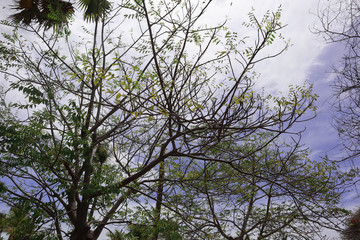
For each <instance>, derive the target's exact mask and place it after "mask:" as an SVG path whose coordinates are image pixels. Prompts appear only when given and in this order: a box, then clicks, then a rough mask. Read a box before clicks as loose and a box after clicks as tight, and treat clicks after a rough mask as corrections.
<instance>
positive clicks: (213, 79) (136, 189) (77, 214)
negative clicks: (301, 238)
mask: <svg viewBox="0 0 360 240" xmlns="http://www.w3.org/2000/svg"><path fill="white" fill-rule="evenodd" d="M90 2H92V3H93V1H90ZM90 2H87V4H89V3H90ZM33 3H34V2H33ZM211 3H212V1H199V2H197V1H192V0H191V1H190V0H188V1H187V0H183V1H158V2H156V3H155V2H152V1H149V2H147V1H126V0H124V1H121V2H120V3H116V4H115V3H114V4H113V5H112V6H111V8H110V7H109V10H108V11H100V10H99V8H96V9H97V13H96V14H95V15H94V17H95V18H96V19H95V21H90V22H89V24H87V27H83V32H81V33H80V36H78V33H72V32H71V31H69V30H72V29H71V26H70V27H69V29H63V31H44V29H42V28H39V25H38V23H36V22H33V21H30V22H29V24H27V25H28V27H27V31H23V27H19V26H16V25H15V26H14V25H13V23H9V22H6V21H4V22H3V23H4V24H5V25H6V26H10V27H13V34H3V39H2V40H1V42H0V53H1V54H0V61H1V64H0V71H1V72H2V73H3V74H4V76H5V79H7V84H8V89H6V90H7V91H6V92H7V93H8V94H11V93H17V94H21V95H22V96H24V100H23V101H18V102H15V103H14V102H12V103H9V102H7V101H5V102H4V103H3V104H2V105H1V106H2V107H3V108H5V110H6V113H7V114H4V115H3V116H2V118H1V121H0V161H1V166H2V167H1V169H0V175H1V181H2V182H3V184H4V185H5V189H4V191H3V192H2V193H1V195H0V200H1V201H2V202H3V203H5V204H8V205H10V206H13V207H18V205H19V204H20V203H22V202H25V203H26V204H28V205H26V206H31V207H32V208H34V209H39V211H41V222H44V223H46V224H39V225H37V232H52V233H54V235H56V237H55V238H57V239H71V240H83V239H87V240H91V239H98V238H99V236H100V234H101V233H102V232H103V231H104V230H105V229H106V228H108V227H110V226H118V225H120V226H123V227H125V226H129V228H130V229H131V226H135V229H133V230H134V231H135V230H136V227H139V226H141V225H145V223H146V224H147V225H149V226H150V227H145V229H147V230H149V231H151V232H152V234H153V238H154V239H161V238H163V237H166V236H164V234H163V233H164V232H166V231H164V230H163V229H162V228H166V229H174V226H175V227H176V229H175V230H177V229H178V230H179V233H180V234H181V236H189V238H190V239H194V238H193V237H192V236H197V237H198V238H205V239H206V238H209V236H210V235H209V234H213V236H222V237H226V238H230V235H229V234H230V233H226V232H225V230H226V229H224V228H223V227H222V226H220V225H219V224H218V222H217V220H216V219H212V220H211V219H210V220H209V221H210V225H208V226H209V228H204V227H202V224H203V221H204V219H199V220H196V219H194V218H192V217H191V216H196V214H195V213H193V212H183V211H179V210H177V206H178V205H177V203H176V201H168V199H170V197H171V198H176V197H177V196H178V195H179V194H180V195H181V196H180V197H181V198H182V199H183V201H184V202H187V203H188V204H192V203H194V202H193V201H192V199H193V198H194V196H193V195H189V194H184V195H182V193H181V192H178V191H175V190H178V189H177V188H180V187H181V188H182V187H184V186H186V184H188V183H193V185H191V186H190V187H192V188H196V187H197V186H199V185H200V186H201V187H202V188H204V187H207V188H208V189H209V190H207V191H205V194H207V195H209V199H211V198H210V191H220V189H219V185H214V186H208V179H209V178H210V179H211V178H212V177H215V178H218V176H216V175H214V174H215V173H214V170H213V169H211V166H212V165H213V166H216V167H217V166H219V167H221V170H222V171H227V172H230V173H232V172H231V170H229V169H231V168H234V167H235V168H234V170H236V171H238V172H239V171H240V172H241V168H239V166H241V165H242V161H244V163H246V161H248V160H247V159H257V158H256V156H257V155H256V154H257V153H260V152H261V151H262V150H263V149H265V148H266V147H267V146H269V145H270V144H271V143H272V142H273V141H274V140H275V139H276V138H278V137H279V136H280V135H283V134H287V133H288V132H289V129H290V128H291V127H292V126H293V125H294V124H295V123H297V122H299V121H304V120H306V119H307V118H306V117H308V118H311V117H313V114H312V110H314V101H315V99H316V95H313V94H312V93H311V89H308V88H307V87H294V88H293V89H290V93H289V95H288V96H267V95H264V94H262V93H260V94H259V93H256V92H255V90H254V88H253V79H254V78H255V77H256V74H255V73H254V72H253V71H252V69H253V67H254V65H255V64H256V63H258V62H260V61H264V60H266V59H268V58H271V57H274V56H276V55H278V54H279V53H281V52H282V51H283V50H285V49H286V48H287V44H286V42H284V44H285V45H284V49H283V50H281V51H280V52H275V53H274V54H273V55H269V52H266V53H263V50H264V49H266V48H268V46H271V44H272V43H273V42H274V41H275V39H276V38H277V37H279V31H280V30H281V28H282V27H283V26H282V25H281V23H280V13H281V11H280V10H278V11H276V12H274V13H271V12H267V13H266V14H265V15H264V17H263V18H262V19H261V20H260V19H257V18H256V17H255V16H254V14H252V13H250V14H249V17H250V21H249V23H245V24H244V29H243V30H244V31H245V32H246V31H249V30H252V31H254V32H255V35H254V36H255V38H253V39H252V41H251V42H250V43H248V42H246V41H249V37H247V36H244V37H241V38H240V37H238V34H237V33H236V32H231V31H229V30H228V29H227V28H226V27H225V26H224V25H220V26H206V25H204V24H202V23H203V22H206V19H205V20H204V17H206V15H205V13H206V10H207V9H208V8H209V6H210V5H211ZM98 4H99V3H98ZM97 6H99V5H97ZM103 6H104V9H105V8H107V7H106V6H107V5H106V4H105V5H103ZM75 21H76V20H75ZM60 30H61V29H60ZM25 34H26V35H25ZM28 39H31V41H29V40H28ZM35 39H36V40H35ZM250 39H251V38H250ZM279 39H280V40H282V38H281V37H279ZM245 40H246V41H245ZM9 104H10V105H9ZM9 108H11V109H9ZM11 110H12V111H11ZM305 112H310V113H309V114H308V115H306V116H305ZM260 133H261V134H266V133H272V134H273V135H272V136H271V137H269V138H264V139H263V140H262V141H258V142H257V144H254V145H252V148H247V150H246V151H247V152H246V156H243V157H240V158H238V159H237V161H238V162H237V163H236V164H235V162H232V160H230V158H228V157H227V156H226V155H219V154H214V149H216V148H218V147H219V146H223V145H225V144H227V143H228V142H229V143H231V146H236V145H237V144H241V143H244V142H246V141H248V140H249V139H251V137H256V136H258V134H260ZM220 149H221V148H220ZM225 153H226V152H225ZM251 156H252V158H251ZM279 156H281V154H280V155H279ZM285 159H286V158H285ZM182 161H186V165H185V166H187V167H188V169H191V170H192V171H194V174H193V175H189V172H188V171H187V170H184V168H183V167H182V166H183V165H181V163H182ZM259 161H260V160H259ZM263 161H266V159H264V160H263ZM284 162H285V163H287V162H289V164H290V161H286V160H284ZM259 164H260V162H259ZM282 164H283V163H282ZM204 165H205V166H206V168H204V167H203V166H204ZM236 166H238V167H237V168H236ZM250 166H251V164H250V165H249V168H250ZM274 166H276V165H275V163H274ZM281 166H282V165H281ZM230 167H231V168H230ZM284 167H285V166H284ZM289 168H290V169H291V166H289ZM174 169H179V170H184V171H185V174H186V175H184V176H182V175H176V174H172V175H171V182H174V183H176V184H177V185H178V187H177V188H175V190H174V189H173V188H169V185H168V184H167V179H166V177H167V176H168V175H167V174H169V173H172V171H173V170H174ZM201 169H204V170H205V173H206V174H209V176H208V175H206V178H204V176H203V175H201V176H200V177H201V178H202V181H201V182H199V181H200V180H201V178H200V179H199V173H198V172H199V170H201ZM195 170H197V171H195ZM245 170H248V168H246V169H245ZM285 170H287V171H290V170H289V169H288V168H286V169H285ZM236 171H235V172H236ZM290 172H291V171H290ZM205 173H204V174H205ZM223 174H225V173H223ZM234 174H235V173H234ZM309 174H310V173H309ZM248 175H249V179H254V181H255V179H256V178H257V177H258V176H257V175H254V172H249V174H248ZM184 177H186V178H184ZM224 181H225V180H224ZM231 181H235V180H231ZM298 181H299V180H298ZM329 181H330V180H329ZM265 182H266V181H265ZM220 183H221V184H223V185H224V186H226V185H225V182H220ZM220 183H219V184H220ZM234 184H235V185H237V184H238V185H239V188H241V187H243V188H244V192H243V193H241V192H239V193H238V194H240V196H239V199H246V200H248V198H247V197H246V196H249V195H252V192H250V193H249V192H247V191H252V188H253V187H254V186H257V185H255V184H252V185H247V184H248V182H247V181H239V182H234ZM246 186H248V187H246ZM292 190H294V191H297V190H298V189H297V188H296V187H294V188H292ZM315 190H316V191H318V189H317V188H315ZM315 190H314V191H315ZM186 191H188V192H190V193H192V192H191V191H192V189H191V188H189V189H186ZM184 193H186V192H184ZM241 194H243V195H241ZM289 194H290V195H292V194H296V192H291V191H290V190H289ZM316 196H317V195H316ZM165 197H166V198H167V199H165ZM337 197H338V196H337V195H336V194H335V195H334V196H333V197H331V196H329V199H325V200H328V201H329V203H331V202H333V201H335V200H336V199H337ZM186 200H187V201H186ZM205 201H207V202H205V203H204V205H203V206H201V207H202V208H204V210H206V212H205V213H212V212H214V208H213V206H212V200H210V201H208V200H206V199H205ZM208 203H210V204H208ZM11 204H12V205H11ZM206 207H209V208H206ZM189 209H191V208H189ZM333 209H334V211H335V210H336V208H333ZM339 211H340V213H341V209H340V210H339ZM303 212H304V211H303ZM337 213H338V212H336V214H335V213H334V216H337ZM189 214H192V215H189ZM259 216H261V214H259ZM262 216H268V215H266V214H265V215H264V214H263V215H262ZM324 216H325V217H327V216H328V215H324ZM171 219H174V221H175V223H176V224H173V223H174V222H171V221H170V220H171ZM239 221H240V220H239ZM240 222H241V221H240ZM245 222H246V221H245ZM198 224H200V227H199V226H198ZM234 224H236V225H237V226H238V225H239V224H241V223H239V222H234ZM219 226H220V227H219ZM161 229H162V230H161ZM189 229H190V230H189ZM175 230H174V231H173V232H172V233H173V234H177V233H178V232H177V231H175ZM214 230H217V231H218V232H214ZM275 230H276V229H275ZM221 231H223V232H221ZM247 231H248V230H247ZM266 231H268V230H266ZM294 231H296V229H294ZM135 232H136V231H135ZM190 234H192V235H190ZM194 234H195V235H194ZM206 234H208V235H206ZM266 234H269V233H268V232H267V233H266ZM239 236H240V237H241V236H244V232H241V233H240V235H239ZM260 236H261V235H260ZM237 238H238V237H237ZM213 239H214V238H213ZM230 239H231V238H230Z"/></svg>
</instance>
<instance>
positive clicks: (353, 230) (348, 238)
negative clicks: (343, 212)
mask: <svg viewBox="0 0 360 240" xmlns="http://www.w3.org/2000/svg"><path fill="white" fill-rule="evenodd" d="M346 225H347V226H346V229H345V230H344V231H343V232H342V237H343V238H342V239H344V240H355V239H359V238H360V210H357V211H356V212H355V213H354V214H353V215H352V216H351V217H350V219H349V220H348V222H347V224H346Z"/></svg>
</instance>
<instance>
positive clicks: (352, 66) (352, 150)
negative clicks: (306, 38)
mask: <svg viewBox="0 0 360 240" xmlns="http://www.w3.org/2000/svg"><path fill="white" fill-rule="evenodd" d="M359 7H360V2H359V1H357V0H349V1H330V2H329V3H328V5H326V6H324V7H323V8H322V9H321V10H320V11H319V13H318V16H319V19H320V22H321V27H319V28H318V29H315V31H316V33H318V34H322V36H324V37H325V39H326V40H327V42H328V43H337V44H343V45H344V46H345V53H344V56H343V58H342V60H341V66H340V67H339V68H337V69H335V73H336V74H337V80H336V81H335V83H334V89H335V91H336V92H335V95H336V97H337V99H336V104H335V109H336V111H337V115H336V117H335V121H336V128H337V130H338V132H339V135H340V136H341V137H342V139H343V141H344V147H345V149H346V151H347V153H348V155H349V158H356V157H358V155H359V153H360V152H359V150H360V149H359V142H360V132H359V128H358V125H359V116H360V115H359V110H360V108H359V107H360V106H359V96H360V92H359V90H360V82H359V60H360V58H359V54H360V52H359V50H360V48H359V42H360V38H359V31H360V25H359V24H360V22H359V15H360V11H359Z"/></svg>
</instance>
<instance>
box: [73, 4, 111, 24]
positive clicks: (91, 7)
mask: <svg viewBox="0 0 360 240" xmlns="http://www.w3.org/2000/svg"><path fill="white" fill-rule="evenodd" d="M78 5H79V7H80V8H81V9H82V10H84V11H85V12H84V19H85V20H86V21H96V20H97V19H98V17H99V16H102V15H104V14H106V13H107V12H108V10H110V7H111V4H110V2H109V1H108V0H79V1H78Z"/></svg>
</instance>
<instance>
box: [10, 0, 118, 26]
mask: <svg viewBox="0 0 360 240" xmlns="http://www.w3.org/2000/svg"><path fill="white" fill-rule="evenodd" d="M14 1H15V4H14V6H13V9H15V10H18V11H19V12H17V13H15V14H12V15H11V16H10V18H11V20H12V21H13V22H16V23H20V24H23V25H25V26H29V25H31V23H35V24H38V25H39V26H40V27H43V28H44V29H45V30H47V29H49V28H55V29H61V28H63V27H64V26H66V25H68V23H69V21H70V20H71V19H72V18H73V15H74V13H75V6H74V3H71V2H68V1H63V0H14ZM78 5H79V7H80V8H81V9H82V10H83V11H84V14H83V15H84V19H85V20H87V21H97V20H98V19H99V17H100V16H102V15H103V14H104V13H105V12H106V11H108V10H109V9H110V7H111V4H110V2H109V1H107V0H79V1H78Z"/></svg>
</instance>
